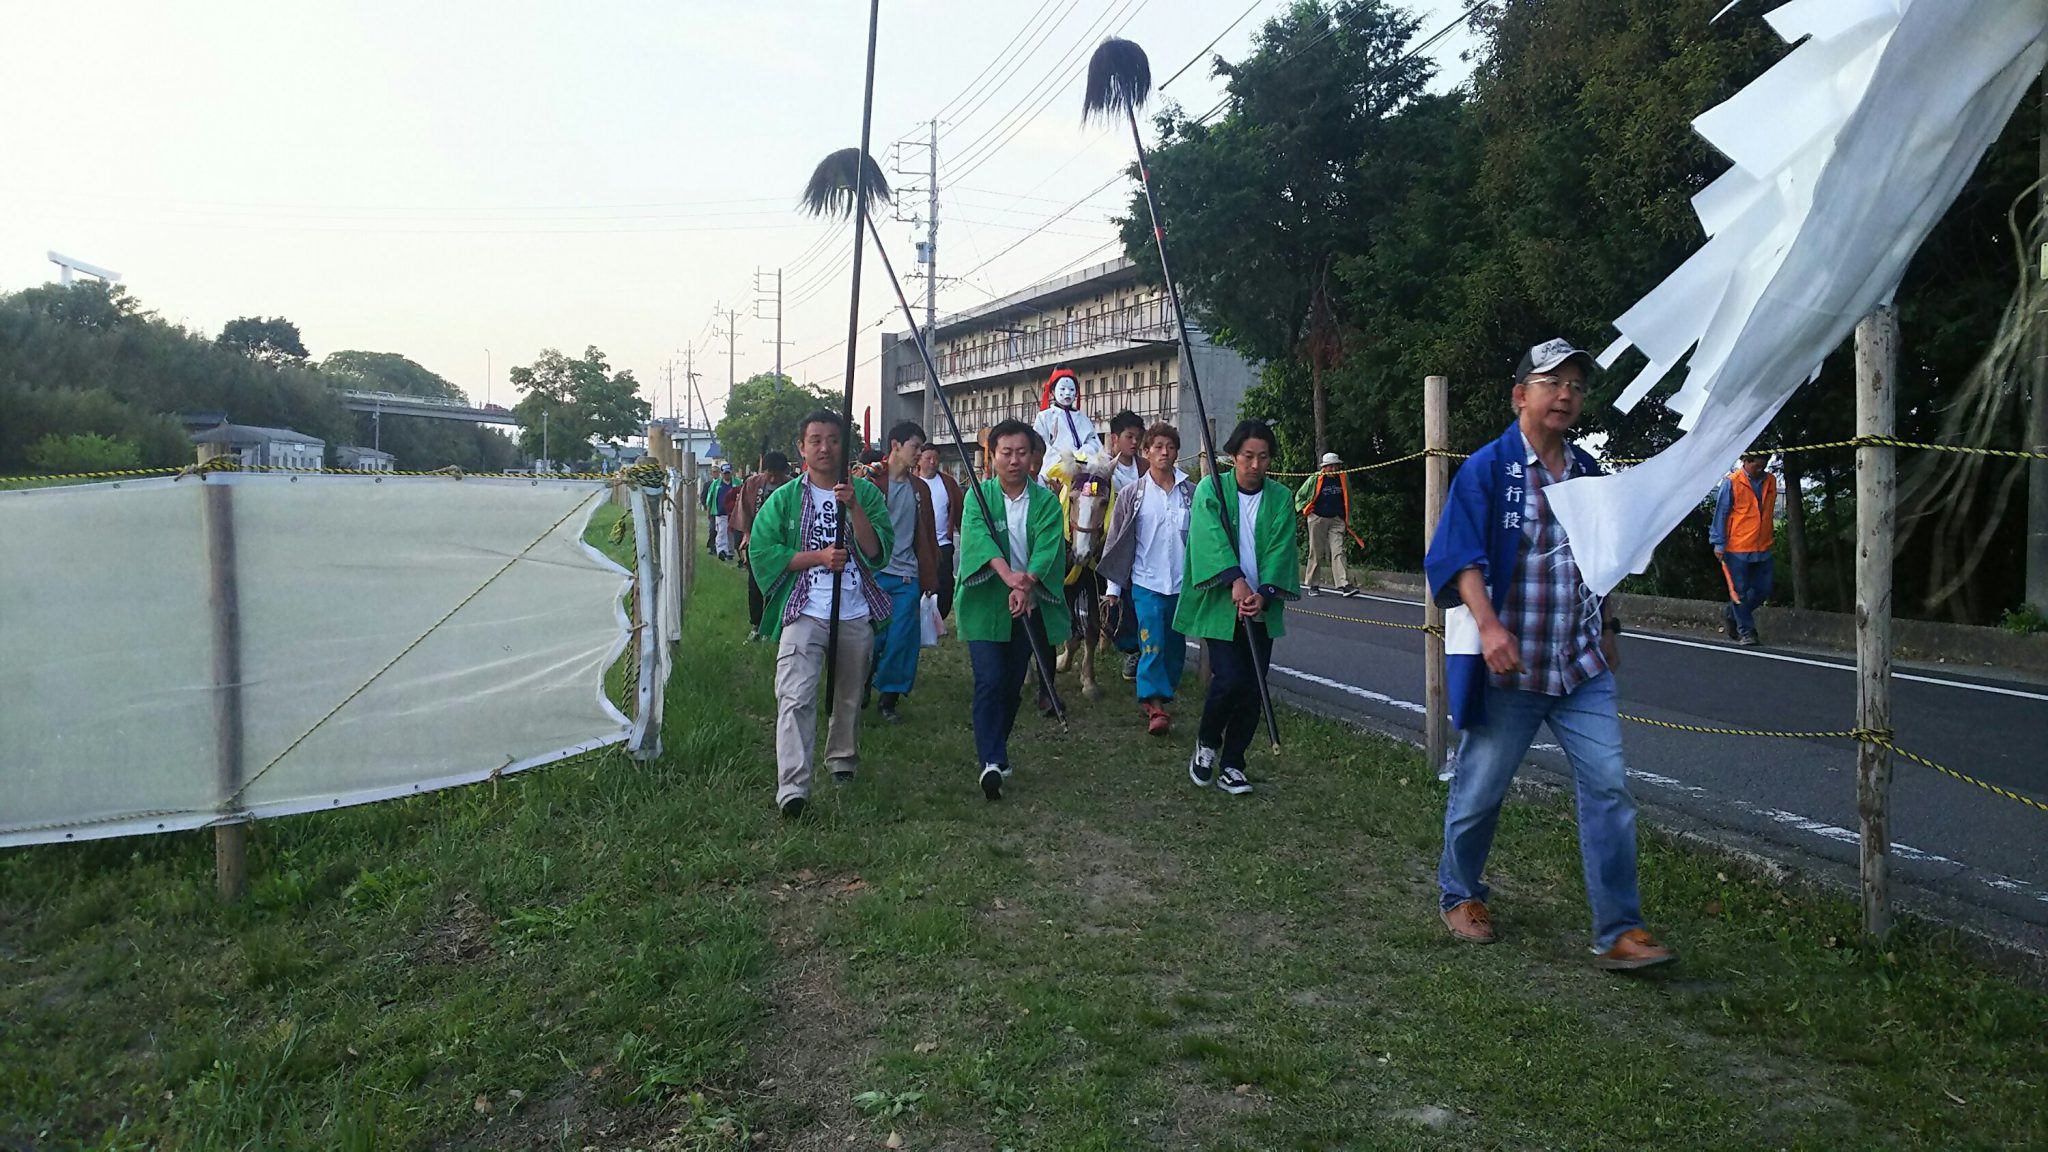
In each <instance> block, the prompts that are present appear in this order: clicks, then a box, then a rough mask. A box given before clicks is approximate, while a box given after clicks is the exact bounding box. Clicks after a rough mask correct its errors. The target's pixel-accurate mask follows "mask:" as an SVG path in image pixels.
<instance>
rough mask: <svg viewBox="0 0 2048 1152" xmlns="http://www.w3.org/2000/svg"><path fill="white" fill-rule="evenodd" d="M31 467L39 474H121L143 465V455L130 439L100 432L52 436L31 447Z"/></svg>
mask: <svg viewBox="0 0 2048 1152" xmlns="http://www.w3.org/2000/svg"><path fill="white" fill-rule="evenodd" d="M28 462H29V466H30V467H32V468H34V469H35V470H36V471H38V472H45V473H52V474H65V473H73V472H117V471H120V470H122V469H125V468H138V467H140V466H141V465H142V452H141V450H140V449H138V448H137V447H136V446H135V445H133V444H130V443H129V442H127V441H126V440H117V439H115V438H113V437H111V436H101V435H100V434H98V433H96V432H74V433H72V434H71V435H69V436H58V435H54V434H53V435H49V436H45V437H43V438H42V439H41V440H38V441H36V442H35V443H34V444H31V445H29V448H28Z"/></svg>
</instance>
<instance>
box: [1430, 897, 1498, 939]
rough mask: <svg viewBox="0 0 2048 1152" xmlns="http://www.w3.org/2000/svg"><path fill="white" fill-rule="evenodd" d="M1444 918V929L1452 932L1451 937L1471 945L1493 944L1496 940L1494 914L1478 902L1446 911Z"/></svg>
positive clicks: (1455, 906) (1456, 906) (1469, 901)
mask: <svg viewBox="0 0 2048 1152" xmlns="http://www.w3.org/2000/svg"><path fill="white" fill-rule="evenodd" d="M1443 918H1444V927H1446V928H1449V929H1450V930H1451V935H1453V936H1456V937H1457V938H1458V939H1460V940H1463V941H1465V942H1467V943H1469V944H1491V943H1493V941H1494V939H1495V937H1494V934H1493V914H1492V913H1491V912H1488V911H1487V910H1486V905H1485V904H1483V903H1481V902H1479V901H1477V900H1467V901H1465V902H1464V903H1462V904H1456V905H1453V906H1452V907H1449V908H1446V909H1444V911H1443Z"/></svg>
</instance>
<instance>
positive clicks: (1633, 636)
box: [1364, 594, 2048, 703]
mask: <svg viewBox="0 0 2048 1152" xmlns="http://www.w3.org/2000/svg"><path fill="white" fill-rule="evenodd" d="M1364 599H1367V600H1378V601H1380V602H1381V603H1383V604H1402V605H1406V606H1407V607H1410V608H1420V607H1422V601H1420V600H1402V599H1398V598H1396V597H1393V596H1374V595H1371V594H1367V595H1366V596H1365V597H1364ZM1627 638H1628V639H1630V640H1648V641H1650V642H1651V643H1653V644H1673V645H1677V646H1678V647H1681V648H1698V649H1700V650H1701V651H1704V652H1716V653H1719V654H1721V655H1723V656H1747V657H1751V658H1753V659H1757V660H1776V661H1778V662H1780V663H1783V664H1804V665H1806V666H1807V667H1809V668H1833V669H1835V670H1836V671H1838V672H1854V671H1856V666H1855V665H1854V664H1838V663H1836V662H1834V661H1832V660H1815V659H1813V658H1812V657H1810V656H1789V655H1786V654H1785V653H1783V652H1765V651H1762V650H1761V649H1756V648H1731V647H1729V646H1728V645H1726V644H1709V643H1703V642H1701V641H1698V640H1681V639H1679V638H1678V637H1676V636H1653V635H1651V634H1650V633H1647V632H1630V633H1628V634H1627ZM1892 679H1894V680H1911V681H1912V682H1913V683H1915V684H1932V685H1934V686H1935V687H1937V688H1961V689H1963V690H1965V691H1968V692H1988V693H1991V694H1992V695H1995V696H2012V697H2015V698H2017V699H2020V700H2039V701H2041V702H2043V703H2048V693H2044V692H2027V691H2023V690H2021V689H2018V688H2000V687H1998V686H1996V685H1992V684H1972V683H1970V682H1969V681H1967V680H1944V679H1942V678H1940V677H1938V676H1921V675H1918V674H1917V673H1913V672H1898V671H1894V672H1893V673H1892Z"/></svg>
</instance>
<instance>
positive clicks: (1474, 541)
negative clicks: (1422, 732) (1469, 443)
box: [1423, 424, 1603, 731]
mask: <svg viewBox="0 0 2048 1152" xmlns="http://www.w3.org/2000/svg"><path fill="white" fill-rule="evenodd" d="M1565 451H1567V452H1569V453H1571V455H1572V456H1573V457H1574V458H1575V459H1576V460H1577V462H1578V468H1579V472H1580V473H1581V474H1583V475H1587V476H1599V475H1602V474H1603V473H1602V470H1601V468H1600V465H1599V464H1598V463H1596V462H1595V461H1594V459H1593V457H1592V456H1591V455H1589V454H1587V452H1586V450H1585V449H1583V448H1580V447H1579V446H1578V445H1576V444H1566V445H1565ZM1528 459H1529V445H1528V442H1527V441H1525V440H1524V439H1522V429H1521V425H1519V424H1510V425H1508V430H1507V431H1506V432H1503V433H1501V435H1500V438H1499V439H1498V440H1495V441H1494V442H1493V443H1491V444H1488V445H1486V446H1485V447H1484V448H1481V449H1480V450H1479V451H1477V452H1474V453H1473V454H1472V455H1471V457H1470V458H1469V459H1467V460H1466V461H1465V463H1464V464H1463V466H1461V467H1460V468H1459V469H1458V472H1457V475H1455V476H1453V477H1452V478H1451V491H1450V495H1449V496H1448V497H1447V498H1446V499H1445V501H1444V511H1443V516H1442V517H1441V518H1440V519H1438V520H1437V523H1436V535H1435V536H1434V537H1432V538H1431V539H1430V542H1429V555H1428V557H1427V558H1426V559H1424V561H1423V571H1424V573H1426V574H1427V576H1428V577H1429V594H1430V596H1431V598H1432V599H1434V600H1435V601H1436V603H1437V606H1438V607H1441V608H1443V609H1444V610H1445V611H1444V672H1445V680H1446V682H1447V683H1446V687H1447V688H1448V689H1449V691H1450V705H1451V723H1452V724H1455V725H1456V726H1457V727H1458V728H1459V729H1460V730H1461V731H1462V730H1464V729H1467V728H1477V727H1480V726H1482V725H1484V724H1485V723H1486V682H1487V681H1486V677H1487V672H1486V660H1485V658H1484V657H1482V656H1481V655H1480V649H1479V625H1478V623H1477V622H1476V621H1474V620H1473V619H1472V612H1471V610H1470V609H1468V608H1466V607H1465V605H1464V601H1462V600H1460V599H1459V597H1458V573H1460V572H1463V571H1464V570H1465V569H1467V568H1473V567H1476V568H1478V569H1479V575H1480V578H1481V579H1483V580H1485V581H1486V595H1487V598H1488V599H1490V600H1491V601H1492V602H1493V611H1494V614H1495V615H1496V616H1498V615H1500V614H1501V613H1502V612H1503V611H1505V609H1506V607H1507V602H1508V584H1509V582H1510V581H1511V580H1512V579H1513V577H1514V573H1515V563H1516V561H1518V560H1519V559H1521V553H1522V541H1523V539H1524V537H1523V535H1522V507H1523V501H1524V500H1525V498H1526V496H1527V494H1528V493H1527V488H1526V485H1527V483H1528V480H1527V477H1526V476H1525V475H1524V473H1525V472H1526V471H1527V465H1526V461H1527V460H1528Z"/></svg>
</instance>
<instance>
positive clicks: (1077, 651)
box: [1051, 452, 1116, 700]
mask: <svg viewBox="0 0 2048 1152" xmlns="http://www.w3.org/2000/svg"><path fill="white" fill-rule="evenodd" d="M1115 470H1116V457H1114V456H1111V455H1110V454H1109V453H1107V452H1098V453H1095V454H1094V457H1093V458H1092V459H1091V458H1088V457H1079V456H1074V455H1072V454H1069V455H1068V456H1067V457H1066V458H1065V459H1064V460H1061V461H1060V462H1058V463H1057V464H1055V465H1054V467H1053V468H1052V469H1051V474H1052V475H1053V476H1054V477H1055V478H1056V479H1058V480H1059V481H1060V483H1061V492H1060V509H1061V511H1062V512H1064V513H1065V517H1066V537H1067V577H1066V596H1067V605H1068V608H1069V609H1070V610H1071V611H1072V613H1073V616H1074V632H1073V636H1072V638H1070V639H1069V640H1068V641H1067V647H1066V650H1065V651H1063V652H1061V653H1060V656H1059V662H1058V663H1059V669H1060V671H1063V672H1064V671H1066V670H1067V669H1068V668H1070V667H1076V666H1078V668H1079V670H1080V673H1081V695H1083V696H1085V697H1087V698H1088V699H1090V700H1095V699H1099V698H1100V697H1101V696H1102V689H1101V687H1099V686H1098V685H1097V684H1096V682H1095V649H1096V646H1097V644H1098V643H1099V642H1100V641H1101V640H1103V639H1107V638H1108V636H1109V635H1110V633H1109V631H1108V630H1107V629H1105V628H1104V627H1103V621H1102V583H1101V577H1100V576H1098V575H1097V574H1096V571H1095V566H1096V564H1097V563H1099V562H1100V561H1101V559H1102V550H1103V547H1104V545H1105V543H1106V541H1107V537H1108V534H1109V509H1110V476H1111V474H1112V473H1113V472H1114V471H1115Z"/></svg>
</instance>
